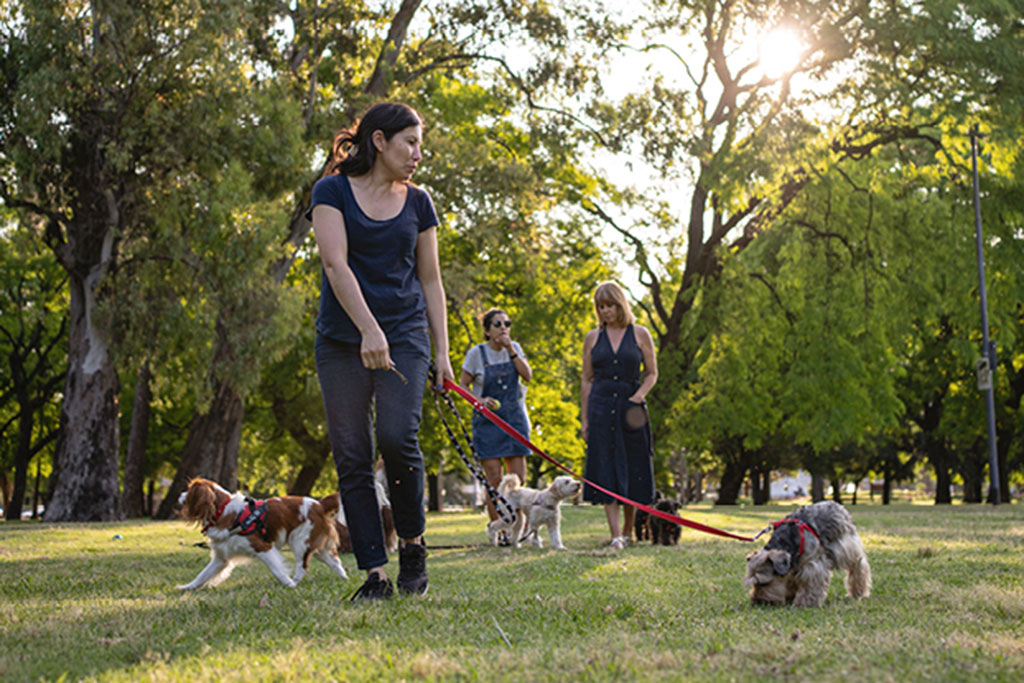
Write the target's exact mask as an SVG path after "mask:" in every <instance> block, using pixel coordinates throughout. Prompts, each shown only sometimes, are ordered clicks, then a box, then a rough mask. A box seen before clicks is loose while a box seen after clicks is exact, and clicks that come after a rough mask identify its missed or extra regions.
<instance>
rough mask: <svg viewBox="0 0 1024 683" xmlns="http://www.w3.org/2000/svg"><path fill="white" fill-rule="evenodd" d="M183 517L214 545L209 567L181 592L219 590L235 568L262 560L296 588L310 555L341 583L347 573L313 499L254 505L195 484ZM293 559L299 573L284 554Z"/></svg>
mask: <svg viewBox="0 0 1024 683" xmlns="http://www.w3.org/2000/svg"><path fill="white" fill-rule="evenodd" d="M178 502H179V503H180V504H181V505H182V510H181V516H182V518H184V519H185V520H188V521H190V522H196V523H198V524H202V525H203V533H204V534H205V535H206V537H207V538H208V539H209V540H210V563H209V564H208V565H206V568H205V569H203V571H201V572H199V575H198V576H196V578H195V579H193V580H192V582H191V583H186V584H183V585H180V586H178V588H179V589H181V590H192V589H196V588H202V587H203V586H216V585H217V584H219V583H220V582H221V581H223V580H224V579H226V578H228V576H229V575H230V574H231V571H232V569H234V567H235V566H236V565H237V564H240V563H241V562H243V561H245V560H247V559H250V558H253V557H255V558H257V559H259V560H261V561H262V562H263V563H264V564H265V565H267V567H268V568H269V569H270V573H271V574H273V575H274V578H276V579H277V580H278V581H280V582H281V583H282V584H283V585H285V586H288V587H289V588H294V587H295V585H296V584H298V582H299V581H300V580H302V577H303V576H305V575H306V571H307V570H308V569H309V558H310V556H311V555H312V556H313V557H316V558H317V559H318V560H320V561H321V562H323V563H324V564H326V565H327V566H328V567H330V568H331V569H332V570H334V572H335V573H336V574H337V575H338V576H340V577H341V578H343V579H347V578H348V575H347V574H346V573H345V568H344V567H342V566H341V561H340V560H339V559H338V543H339V539H338V533H337V531H336V529H335V526H334V524H333V523H332V520H331V518H330V516H329V515H328V514H327V513H325V512H324V510H323V508H322V507H321V506H320V503H319V502H317V500H316V499H314V498H306V497H302V496H287V497H282V498H269V499H267V500H253V499H252V498H246V497H245V496H244V495H242V494H241V493H230V492H228V491H227V490H225V489H224V488H223V487H221V486H220V485H219V484H217V483H215V482H212V481H209V480H207V479H201V478H196V479H193V480H192V481H190V482H189V485H188V489H187V490H186V491H185V492H184V493H182V494H181V496H180V497H179V499H178ZM286 545H287V546H290V547H291V549H292V552H293V553H294V554H295V571H294V572H293V573H292V575H291V576H289V575H288V567H287V564H286V563H285V559H284V556H283V555H282V554H281V548H283V547H284V546H286Z"/></svg>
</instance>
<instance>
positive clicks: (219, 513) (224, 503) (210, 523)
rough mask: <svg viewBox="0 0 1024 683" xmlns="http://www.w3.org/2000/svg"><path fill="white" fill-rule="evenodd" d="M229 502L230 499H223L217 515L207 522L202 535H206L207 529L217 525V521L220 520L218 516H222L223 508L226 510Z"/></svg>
mask: <svg viewBox="0 0 1024 683" xmlns="http://www.w3.org/2000/svg"><path fill="white" fill-rule="evenodd" d="M230 502H231V499H230V498H226V499H224V502H223V503H221V504H220V507H219V508H217V514H215V515H214V516H213V519H211V520H210V521H209V522H207V523H206V526H204V527H203V533H204V534H205V533H206V530H207V529H209V528H210V527H211V526H213V525H214V524H216V523H217V520H218V519H220V516H221V515H222V514H224V508H226V507H227V506H228V503H230Z"/></svg>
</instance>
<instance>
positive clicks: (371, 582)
mask: <svg viewBox="0 0 1024 683" xmlns="http://www.w3.org/2000/svg"><path fill="white" fill-rule="evenodd" d="M394 593H395V589H394V586H392V585H391V580H390V579H384V580H381V578H380V576H379V575H377V574H370V575H369V576H368V577H366V583H364V584H363V585H362V586H360V587H359V590H357V591H356V592H355V593H353V594H352V597H351V598H349V600H351V601H352V602H363V601H364V600H387V599H388V598H390V597H391V596H392V595H394Z"/></svg>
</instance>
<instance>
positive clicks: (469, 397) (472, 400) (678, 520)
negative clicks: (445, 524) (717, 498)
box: [438, 379, 754, 542]
mask: <svg viewBox="0 0 1024 683" xmlns="http://www.w3.org/2000/svg"><path fill="white" fill-rule="evenodd" d="M441 388H442V389H447V390H449V391H454V392H455V393H456V394H458V395H459V396H461V397H462V398H463V399H465V400H466V401H467V402H468V403H469V404H470V405H471V406H473V408H474V409H475V410H476V411H478V412H479V413H481V414H482V415H483V416H484V417H486V418H487V419H488V420H490V421H491V422H493V423H494V424H496V425H498V426H499V427H501V429H502V430H503V431H504V432H505V433H506V434H508V435H509V436H511V437H512V438H513V439H515V440H516V441H518V442H519V443H521V444H522V445H524V446H526V447H527V448H529V449H530V450H531V451H533V452H534V453H536V454H537V455H539V456H540V457H542V458H544V459H545V460H547V461H548V462H550V463H551V464H552V465H554V466H555V467H557V468H558V469H560V470H562V471H563V472H565V473H567V474H571V475H572V476H573V477H575V478H576V479H578V480H580V481H583V482H586V483H588V484H590V485H591V486H593V487H594V488H595V489H597V490H598V491H601V492H602V493H605V494H607V495H609V496H611V497H612V498H614V499H616V500H618V501H620V502H623V503H625V504H626V505H632V506H633V507H635V508H636V509H637V510H643V511H644V512H646V513H648V514H651V515H654V516H655V517H660V518H662V519H664V520H666V521H668V522H672V523H673V524H678V525H680V526H685V527H688V528H690V529H695V530H697V531H703V532H704V533H706V534H714V535H715V536H723V537H725V538H734V539H736V540H737V541H748V542H753V540H754V539H753V538H752V537H750V536H739V535H737V534H733V533H730V532H728V531H722V530H721V529H716V528H715V527H713V526H708V525H706V524H701V523H700V522H691V521H690V520H688V519H683V518H682V517H680V516H679V515H671V514H669V513H667V512H662V511H661V510H656V509H654V508H653V507H651V506H650V505H644V504H643V503H638V502H636V501H635V500H630V499H629V498H626V497H625V496H623V495H620V494H618V493H615V492H614V491H609V490H608V489H606V488H604V487H603V486H599V485H598V484H595V483H594V482H592V481H590V480H589V479H587V478H585V477H581V476H580V475H578V474H576V473H575V472H573V471H572V470H571V469H569V468H568V467H566V466H565V465H563V464H562V463H560V462H558V461H557V460H555V459H554V458H552V457H551V456H550V455H548V454H547V453H545V452H544V451H542V450H541V449H539V448H537V446H535V445H534V444H533V443H532V442H531V441H530V440H529V439H527V438H526V437H525V436H523V435H522V434H520V433H519V432H517V431H516V430H515V428H514V427H512V426H511V425H510V424H509V423H507V422H505V421H504V420H502V419H501V418H500V417H498V416H497V415H495V414H494V411H492V410H491V409H490V408H488V407H487V406H485V405H484V404H483V403H481V402H480V400H479V399H478V398H477V397H476V396H474V395H473V394H471V393H469V392H468V391H466V390H465V389H463V388H462V387H460V386H459V385H458V384H456V383H455V382H453V381H451V380H450V379H446V380H444V384H443V385H442V387H441ZM438 393H440V392H438ZM438 410H440V408H438Z"/></svg>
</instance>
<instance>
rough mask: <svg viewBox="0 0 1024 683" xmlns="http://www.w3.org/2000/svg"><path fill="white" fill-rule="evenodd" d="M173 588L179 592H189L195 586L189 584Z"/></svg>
mask: <svg viewBox="0 0 1024 683" xmlns="http://www.w3.org/2000/svg"><path fill="white" fill-rule="evenodd" d="M175 588H176V589H178V590H180V591H190V590H195V586H193V585H192V584H190V583H183V584H181V585H180V586H175Z"/></svg>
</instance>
